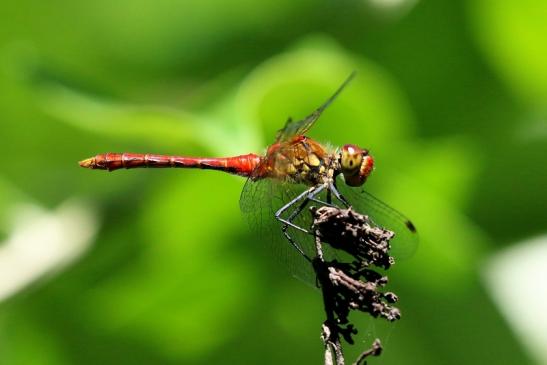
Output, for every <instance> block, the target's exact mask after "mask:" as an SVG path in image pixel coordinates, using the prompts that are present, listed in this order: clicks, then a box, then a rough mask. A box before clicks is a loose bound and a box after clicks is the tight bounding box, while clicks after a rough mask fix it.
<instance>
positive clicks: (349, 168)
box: [340, 144, 365, 174]
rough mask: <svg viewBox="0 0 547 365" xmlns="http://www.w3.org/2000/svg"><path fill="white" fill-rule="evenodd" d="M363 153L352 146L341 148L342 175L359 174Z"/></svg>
mask: <svg viewBox="0 0 547 365" xmlns="http://www.w3.org/2000/svg"><path fill="white" fill-rule="evenodd" d="M363 152H365V151H363V150H362V149H361V148H359V147H357V146H354V145H348V144H347V145H345V146H344V147H342V156H341V158H340V163H341V165H342V170H343V172H344V173H350V174H351V173H355V172H359V170H360V168H361V164H362V162H363Z"/></svg>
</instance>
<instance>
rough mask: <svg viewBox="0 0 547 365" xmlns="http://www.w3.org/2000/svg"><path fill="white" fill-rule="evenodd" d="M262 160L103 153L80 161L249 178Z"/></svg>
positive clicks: (114, 167) (94, 166)
mask: <svg viewBox="0 0 547 365" xmlns="http://www.w3.org/2000/svg"><path fill="white" fill-rule="evenodd" d="M260 160H261V158H260V156H257V155H255V154H253V153H250V154H247V155H241V156H233V157H221V158H201V157H184V156H168V155H156V154H151V153H146V154H144V153H102V154H99V155H96V156H94V157H91V158H88V159H85V160H83V161H80V166H82V167H86V168H90V169H98V170H108V171H113V170H119V169H123V168H125V169H132V168H139V167H151V168H154V167H155V168H162V167H164V168H167V167H173V168H198V169H210V170H220V171H224V172H229V173H232V174H236V175H242V176H249V175H250V174H251V172H252V171H253V170H254V168H255V167H256V166H257V165H258V164H259V162H260Z"/></svg>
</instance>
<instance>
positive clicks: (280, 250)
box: [240, 179, 334, 286]
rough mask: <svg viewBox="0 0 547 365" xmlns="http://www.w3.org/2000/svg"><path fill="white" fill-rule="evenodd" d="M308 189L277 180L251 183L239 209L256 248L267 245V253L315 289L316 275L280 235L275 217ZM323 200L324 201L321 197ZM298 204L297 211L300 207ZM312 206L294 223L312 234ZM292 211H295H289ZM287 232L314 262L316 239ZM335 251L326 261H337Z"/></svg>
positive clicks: (242, 196) (299, 232) (330, 250)
mask: <svg viewBox="0 0 547 365" xmlns="http://www.w3.org/2000/svg"><path fill="white" fill-rule="evenodd" d="M307 188H308V187H307V186H304V185H300V184H294V183H284V182H280V181H278V180H274V179H258V180H256V181H255V180H253V179H248V180H247V182H246V184H245V186H244V188H243V191H242V193H241V198H240V208H241V212H242V214H243V216H244V217H245V220H246V221H247V222H248V224H249V226H250V229H251V231H252V233H253V237H255V239H256V241H259V242H258V243H257V244H265V245H266V247H267V249H268V252H269V253H270V254H272V256H274V257H275V259H276V260H277V261H278V262H279V263H280V264H281V265H283V266H284V267H285V268H286V269H288V271H289V273H290V274H291V275H293V276H295V277H296V278H298V279H300V280H302V281H304V282H305V283H307V284H310V285H311V286H316V278H315V272H314V270H313V268H312V265H311V263H310V262H309V261H307V260H306V259H305V258H304V257H303V256H302V255H301V254H300V253H299V252H298V251H297V250H296V249H295V248H294V247H293V246H292V245H291V244H290V242H289V241H288V240H287V239H286V237H285V236H284V235H283V232H282V231H281V228H282V225H283V224H282V223H281V222H279V221H278V220H277V219H276V218H275V213H276V212H277V211H278V210H279V209H280V208H281V207H283V206H284V205H285V204H287V203H288V202H290V201H291V200H293V199H294V198H295V197H297V196H298V195H299V194H300V193H302V192H303V191H304V190H306V189H307ZM320 199H324V196H323V197H320ZM297 205H299V204H296V205H295V207H294V208H296V207H297ZM308 208H309V203H308V205H307V206H306V207H305V208H304V209H303V210H302V212H301V213H300V214H299V215H298V216H297V217H296V219H294V221H293V223H294V224H296V225H298V226H299V227H302V228H304V229H307V230H309V229H310V227H311V224H312V217H311V213H310V211H309V209H308ZM289 211H292V209H290V210H289ZM287 232H288V233H289V234H290V235H291V237H292V238H293V239H294V241H295V242H296V243H297V244H298V245H299V246H300V248H301V249H302V250H303V251H304V252H305V253H306V255H308V257H310V258H313V257H315V256H316V251H315V242H314V237H313V235H311V234H306V233H304V232H301V231H299V230H297V229H295V228H293V227H288V230H287ZM333 251H334V250H332V249H329V250H328V252H325V255H326V257H327V258H330V259H332V258H334V252H333Z"/></svg>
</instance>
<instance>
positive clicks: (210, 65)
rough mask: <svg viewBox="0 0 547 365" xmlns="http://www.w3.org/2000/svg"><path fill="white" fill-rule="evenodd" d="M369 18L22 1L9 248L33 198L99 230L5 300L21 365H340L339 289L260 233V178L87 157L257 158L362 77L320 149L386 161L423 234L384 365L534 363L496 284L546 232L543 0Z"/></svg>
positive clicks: (330, 113)
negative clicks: (519, 243)
mask: <svg viewBox="0 0 547 365" xmlns="http://www.w3.org/2000/svg"><path fill="white" fill-rule="evenodd" d="M365 3H366V4H367V5H365ZM374 3H377V2H374ZM372 4H373V2H370V3H369V2H335V3H332V2H330V3H317V2H311V1H304V2H298V3H296V2H290V1H281V2H279V1H277V2H276V1H269V2H251V1H244V0H237V1H235V2H229V3H228V2H226V3H223V2H213V1H190V2H188V1H180V2H166V1H160V2H159V3H154V4H152V3H147V2H142V1H139V2H137V3H135V2H129V1H122V2H115V3H112V2H107V1H100V2H93V3H85V2H71V3H68V2H61V1H54V2H49V3H48V4H47V5H46V4H45V3H41V2H38V1H32V0H28V1H24V2H23V3H17V4H16V3H15V2H12V3H8V4H5V5H4V7H5V8H6V9H5V11H3V12H2V13H0V20H1V22H0V24H2V25H1V26H0V27H1V28H2V30H3V31H4V32H2V34H0V93H1V94H2V98H0V123H1V124H0V136H1V138H2V139H1V141H2V143H0V153H2V155H3V156H6V157H5V162H4V164H3V165H2V167H3V168H2V171H1V172H0V216H1V218H2V220H1V223H0V231H1V233H2V234H1V236H0V237H2V238H6V237H9V235H10V233H11V232H12V229H13V225H12V218H13V217H14V216H15V215H16V211H17V209H18V207H20V206H21V205H22V204H35V205H39V206H44V207H47V208H51V209H53V208H55V207H56V206H58V205H60V204H61V203H62V202H64V201H65V200H68V199H69V198H72V197H74V196H77V197H81V198H85V199H86V200H87V201H89V202H92V204H93V205H94V207H95V208H96V209H97V210H98V211H99V213H100V227H99V228H100V231H99V233H98V234H97V236H96V237H95V238H94V240H93V243H92V247H91V249H89V250H88V251H87V252H86V253H84V254H83V255H82V256H81V257H80V258H79V259H78V260H77V261H76V262H74V263H73V264H72V265H71V266H69V267H64V268H62V266H59V267H58V268H56V270H57V271H55V270H53V271H51V272H48V273H49V275H47V276H46V277H45V278H41V280H36V282H35V283H34V285H31V286H30V287H26V288H25V289H22V290H21V291H20V292H19V293H17V294H15V295H14V296H11V297H9V298H8V299H5V300H4V302H2V303H1V304H0V306H1V307H2V308H1V309H2V310H1V313H0V364H28V363H32V364H72V363H79V364H98V363H101V364H115V363H132V364H151V363H165V364H171V363H173V364H175V363H177V364H178V363H194V364H201V363H203V364H206V363H207V364H208V363H261V364H268V363H271V364H278V363H320V361H321V354H322V353H321V346H320V340H319V330H320V323H321V321H322V320H323V313H322V311H321V305H322V304H321V301H320V297H319V295H318V293H317V292H315V291H314V290H310V289H309V288H307V287H306V286H305V285H303V284H301V283H299V282H297V281H295V280H292V279H291V278H290V277H288V276H287V275H286V274H285V273H284V271H283V269H282V268H279V267H277V266H276V265H275V262H274V261H273V260H272V259H271V257H269V256H268V253H267V252H265V251H264V250H263V248H262V246H261V242H259V240H257V239H256V237H253V236H252V235H251V233H250V232H249V230H248V229H247V227H246V226H245V224H244V222H243V221H242V220H241V218H240V215H239V211H238V198H239V192H240V190H241V188H242V186H243V182H244V181H243V180H242V179H240V178H237V177H233V176H228V175H226V176H225V175H222V174H219V173H216V172H211V171H182V170H173V171H171V170H133V171H117V172H114V173H112V174H109V173H103V172H100V171H87V170H83V169H80V168H78V166H77V161H78V160H81V159H83V158H86V157H89V156H91V155H93V154H96V153H101V152H108V151H111V152H121V151H128V152H133V151H134V152H137V151H142V152H157V153H167V154H185V155H231V154H243V153H248V152H256V153H259V152H262V151H263V150H264V148H265V147H266V146H267V145H268V144H269V143H271V142H272V141H273V139H274V136H275V133H276V131H277V130H278V129H279V128H281V127H282V126H283V124H284V123H285V121H286V120H287V118H288V117H293V118H294V119H299V118H302V117H304V116H305V115H307V114H308V113H310V112H311V111H312V110H313V109H315V108H316V107H318V106H319V105H320V104H321V103H322V102H323V101H324V100H325V99H326V98H327V97H328V96H329V95H330V94H331V93H332V92H333V91H334V90H335V89H336V87H337V86H338V85H339V84H340V83H341V82H342V81H343V80H344V79H345V78H346V77H347V75H349V73H350V72H352V71H353V70H356V71H357V77H356V79H355V80H354V81H353V82H352V83H351V84H350V85H349V87H348V88H347V89H346V90H345V91H344V92H343V93H342V94H341V95H340V97H339V98H338V99H337V100H336V101H335V103H334V104H333V105H332V106H330V107H329V109H327V111H326V112H325V113H324V115H323V116H322V117H321V119H320V120H319V122H318V123H317V125H316V126H314V128H313V129H312V130H311V131H310V136H311V137H313V138H315V139H317V140H319V141H324V142H329V143H332V144H333V145H336V146H338V145H342V144H344V143H355V144H359V145H362V146H364V147H367V148H370V150H371V153H372V154H373V156H374V157H375V161H376V169H375V171H374V173H373V175H372V176H371V178H370V180H369V182H367V189H368V190H369V191H370V192H372V193H373V194H375V195H376V196H378V197H379V198H381V199H382V200H384V201H386V202H388V203H389V204H390V205H391V206H393V207H395V208H397V209H398V210H401V211H402V212H404V213H405V214H406V215H407V216H409V217H410V218H411V219H412V220H413V221H414V223H415V224H416V226H417V227H418V230H419V234H420V237H421V243H420V247H419V249H418V252H417V254H416V255H415V256H414V257H413V258H411V259H409V260H406V261H402V262H398V263H397V265H395V267H394V268H393V274H392V276H390V278H391V280H392V281H391V283H390V288H392V289H393V290H394V291H395V292H397V293H399V294H400V297H401V298H400V299H401V305H402V308H403V319H402V321H400V324H398V325H397V327H396V328H395V329H393V330H388V332H389V336H388V337H389V341H388V342H387V343H385V345H386V352H385V354H384V355H382V358H381V359H380V361H381V362H382V363H385V364H400V363H416V364H440V363H443V364H449V363H450V364H459V363H466V364H469V363H476V364H482V363H519V364H521V363H525V362H526V361H527V357H526V355H525V354H524V352H523V350H522V349H521V347H520V345H519V344H518V343H517V341H516V340H515V335H514V334H513V333H512V332H511V330H510V329H509V328H508V327H507V325H506V324H505V322H504V320H503V319H502V318H501V317H500V316H499V315H498V312H497V308H496V306H495V303H493V302H492V301H491V300H490V298H489V297H488V296H487V294H486V291H485V289H484V287H483V286H482V284H481V283H480V276H479V275H480V270H481V263H482V262H483V261H484V260H485V259H487V258H488V257H489V256H490V255H491V254H492V253H493V252H495V250H496V249H498V248H500V247H503V246H504V245H507V244H509V243H510V242H511V241H513V240H515V239H519V238H524V237H527V236H530V235H532V234H536V233H538V232H542V231H545V228H546V227H545V222H544V208H545V202H546V200H547V190H546V189H545V186H546V184H547V181H546V175H547V174H545V172H544V171H543V170H544V166H545V156H546V155H547V151H546V149H545V146H546V144H545V138H546V136H547V133H546V128H547V127H545V124H544V120H545V114H544V113H545V102H546V100H547V99H546V98H547V69H546V68H545V65H546V64H547V60H546V57H547V51H546V49H545V44H546V43H545V42H544V39H545V38H546V37H547V30H546V29H545V22H544V19H545V9H546V8H545V6H544V5H543V4H542V3H541V4H540V1H535V2H534V1H527V2H526V5H523V4H521V3H519V2H516V1H508V2H504V3H503V4H500V3H498V2H494V1H490V0H481V1H477V2H468V3H467V4H459V3H456V2H449V1H444V2H443V1H441V2H425V1H424V2H418V3H417V4H416V5H415V7H414V8H411V9H409V10H408V13H405V12H399V11H398V10H397V9H394V10H393V14H391V15H392V16H385V15H389V11H388V10H386V9H383V10H382V11H379V9H378V8H374V6H373V5H372ZM404 6H410V5H408V4H407V5H404ZM399 10H400V9H399ZM468 25H470V27H469V28H467V26H468ZM542 121H543V122H542ZM538 166H541V167H538ZM519 211H520V212H524V213H523V214H518V215H517V214H515V212H519ZM513 221H516V222H517V223H518V224H519V226H520V227H521V228H519V229H518V230H517V229H515V230H508V229H507V227H508V226H509V224H510V223H512V222H513ZM90 224H93V223H92V222H90ZM39 244H40V242H36V245H39ZM0 248H2V246H0ZM23 266H24V265H22V266H21V270H23V269H24V267H23ZM52 273H55V274H54V275H53V274H52ZM358 320H363V319H358ZM363 321H364V320H363ZM375 326H376V325H374V324H372V325H369V327H368V328H372V332H367V333H368V336H369V337H366V336H367V334H366V333H364V334H363V337H362V338H361V339H362V340H367V341H369V342H370V333H374V331H376V330H379V329H375V328H376V327H375ZM382 331H383V330H382ZM364 332H365V331H364ZM360 350H362V348H361V343H358V344H357V345H356V346H355V347H354V348H352V349H350V350H349V352H350V353H351V352H352V351H353V352H355V353H356V352H358V351H360ZM373 361H374V360H372V361H371V363H372V362H373Z"/></svg>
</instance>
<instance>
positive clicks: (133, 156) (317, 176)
mask: <svg viewBox="0 0 547 365" xmlns="http://www.w3.org/2000/svg"><path fill="white" fill-rule="evenodd" d="M354 76H355V72H353V73H352V74H351V75H350V76H349V77H348V78H347V79H346V80H345V81H344V82H343V83H342V84H341V86H339V87H338V89H337V90H336V91H335V92H334V94H332V95H331V96H330V97H329V98H328V99H327V100H326V101H325V102H324V103H323V104H321V106H319V107H318V108H317V109H315V110H314V111H313V112H312V113H311V114H309V115H308V116H306V117H305V118H304V119H301V120H297V121H293V120H292V119H291V118H289V120H288V121H287V122H286V123H285V126H284V128H282V129H281V130H279V131H278V133H277V136H276V139H275V141H274V143H273V144H271V145H270V146H269V147H268V148H267V150H266V152H265V153H264V154H263V155H257V154H254V153H248V154H244V155H239V156H231V157H222V158H219V157H215V158H204V157H187V156H169V155H158V154H150V153H145V154H143V153H103V154H98V155H96V156H94V157H91V158H88V159H85V160H82V161H80V162H79V164H80V166H82V167H85V168H89V169H98V170H108V171H113V170H118V169H123V168H125V169H132V168H141V167H148V168H194V169H207V170H217V171H222V172H227V173H230V174H235V175H239V176H242V177H245V178H246V179H247V181H246V183H245V185H244V187H243V191H242V193H241V197H240V209H241V211H242V213H243V215H244V216H245V218H246V220H247V221H248V223H249V226H250V228H251V230H252V231H253V233H254V234H253V237H254V238H255V239H256V240H259V241H262V242H264V243H266V245H267V246H269V247H270V252H272V253H274V254H275V256H276V257H277V259H278V260H279V261H281V262H282V263H284V264H285V266H286V267H287V268H288V269H289V272H290V273H292V274H293V275H294V276H296V277H297V278H300V279H302V280H303V281H305V282H307V283H309V284H312V285H313V283H315V282H316V279H315V273H314V271H313V268H312V265H311V264H310V263H311V262H312V260H313V258H314V256H315V252H316V251H315V241H314V238H313V235H312V234H311V232H310V227H311V224H312V217H311V214H310V213H309V212H307V210H308V209H307V208H309V207H310V206H312V205H329V206H337V207H341V208H344V207H345V208H349V207H351V208H353V209H354V210H356V211H358V212H360V213H362V214H366V215H367V216H368V218H369V220H370V221H371V222H372V224H374V225H377V226H379V227H382V228H384V229H388V230H390V231H393V232H394V233H395V237H394V239H393V240H392V241H391V246H392V250H391V254H392V255H393V256H394V257H395V258H404V257H408V256H411V255H412V254H413V253H414V251H415V250H416V247H417V245H418V235H417V232H416V228H415V226H414V225H413V224H412V222H411V221H410V220H409V219H407V218H406V217H405V216H404V215H403V214H401V213H399V212H398V211H396V210H395V209H393V208H391V207H390V206H389V205H387V204H385V203H383V202H382V201H381V200H379V199H377V198H375V197H374V196H373V195H371V194H370V193H368V192H366V191H365V190H364V189H363V185H364V183H365V182H366V180H367V178H368V177H369V176H370V175H371V173H372V171H373V169H374V159H373V157H372V156H371V155H370V153H369V151H368V150H367V149H365V148H361V147H359V146H357V145H353V144H346V145H344V146H342V147H341V148H328V147H326V146H325V145H323V144H320V143H319V142H317V141H315V140H313V139H312V138H309V137H307V136H306V133H307V132H308V131H309V130H310V128H311V127H312V126H313V125H314V123H315V122H316V121H317V120H318V119H319V117H320V116H321V115H322V113H323V112H324V111H325V109H327V107H328V106H329V105H331V104H332V102H333V101H334V100H335V99H336V98H337V97H338V96H339V94H340V93H341V92H342V90H344V88H345V87H346V86H347V85H348V84H349V83H350V81H351V80H352V79H353V78H354ZM324 255H325V257H326V258H327V259H334V258H338V257H339V256H340V253H339V252H336V250H335V249H327V250H326V252H324Z"/></svg>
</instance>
